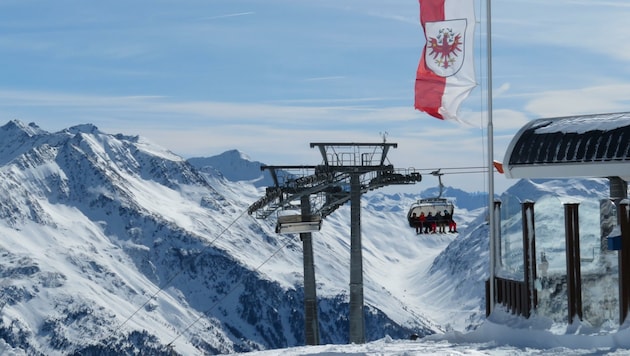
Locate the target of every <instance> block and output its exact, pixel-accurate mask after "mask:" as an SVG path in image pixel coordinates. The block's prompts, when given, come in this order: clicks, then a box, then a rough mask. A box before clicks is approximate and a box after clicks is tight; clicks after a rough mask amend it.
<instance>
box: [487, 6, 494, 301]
mask: <svg viewBox="0 0 630 356" xmlns="http://www.w3.org/2000/svg"><path fill="white" fill-rule="evenodd" d="M490 7H491V6H490V0H486V32H487V54H486V57H487V58H486V61H487V62H486V63H487V75H488V79H487V83H488V89H487V90H488V104H487V105H488V225H489V227H488V232H489V240H490V247H489V248H490V251H489V257H490V277H489V280H490V283H489V285H490V303H489V305H490V313H492V312H493V311H494V302H495V298H494V295H495V268H496V266H495V262H496V261H495V259H496V251H495V248H496V247H495V245H496V244H495V241H494V240H495V229H494V224H495V221H494V220H495V219H494V164H493V161H494V142H493V141H494V132H493V131H494V130H493V126H492V24H491V21H490V19H491V13H492V12H491V10H490Z"/></svg>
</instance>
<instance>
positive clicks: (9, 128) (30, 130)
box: [0, 120, 46, 136]
mask: <svg viewBox="0 0 630 356" xmlns="http://www.w3.org/2000/svg"><path fill="white" fill-rule="evenodd" d="M0 132H2V133H8V134H12V135H16V134H20V133H23V134H27V135H29V136H35V135H39V134H42V133H46V132H45V131H44V130H42V129H40V128H39V126H37V125H36V124H35V123H34V122H31V123H30V124H28V125H27V124H25V123H23V122H22V121H20V120H11V121H9V122H8V123H6V124H5V125H4V126H2V127H0Z"/></svg>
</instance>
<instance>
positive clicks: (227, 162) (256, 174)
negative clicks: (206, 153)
mask: <svg viewBox="0 0 630 356" xmlns="http://www.w3.org/2000/svg"><path fill="white" fill-rule="evenodd" d="M188 162H189V163H190V164H192V165H193V166H194V167H195V168H197V169H198V170H199V171H201V172H203V173H205V174H207V175H209V176H217V177H221V176H223V177H225V178H226V179H227V180H229V181H232V182H240V181H246V182H250V183H251V184H253V185H254V186H255V187H269V186H272V185H273V179H272V178H271V174H269V171H267V170H265V171H262V170H261V169H260V167H261V166H262V165H263V163H261V162H258V161H251V159H250V158H249V157H248V156H247V155H246V154H245V153H243V152H240V151H238V150H230V151H225V152H223V153H222V154H220V155H217V156H212V157H193V158H189V159H188Z"/></svg>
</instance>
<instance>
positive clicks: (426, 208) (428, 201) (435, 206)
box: [407, 169, 455, 228]
mask: <svg viewBox="0 0 630 356" xmlns="http://www.w3.org/2000/svg"><path fill="white" fill-rule="evenodd" d="M443 174H444V173H440V170H439V169H438V170H436V171H433V172H431V175H434V176H437V177H438V180H439V184H440V192H439V194H438V196H437V197H434V198H424V199H419V200H418V201H417V202H416V203H414V204H413V205H411V207H410V208H409V211H408V212H407V221H408V222H409V226H410V227H412V228H415V227H416V221H415V220H414V214H415V217H416V218H417V217H418V216H420V214H421V213H424V215H425V216H427V215H429V213H431V215H433V216H435V215H437V213H438V212H439V213H443V212H444V211H445V210H446V211H447V212H448V213H449V214H450V215H451V217H453V216H454V214H453V213H454V212H455V206H454V205H453V202H451V201H450V200H448V199H446V198H442V191H443V188H444V185H443V184H442V175H443Z"/></svg>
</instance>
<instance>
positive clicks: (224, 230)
mask: <svg viewBox="0 0 630 356" xmlns="http://www.w3.org/2000/svg"><path fill="white" fill-rule="evenodd" d="M246 212H247V209H245V210H243V212H241V214H239V215H238V216H237V217H236V218H235V219H234V220H232V222H231V223H229V224H228V225H227V226H226V227H225V228H223V230H222V231H221V232H220V233H219V234H218V235H217V236H216V237H215V238H214V239H213V240H211V241H210V242H208V243H207V244H206V246H205V247H204V248H202V249H201V250H200V251H199V253H198V254H196V255H195V256H189V257H188V259H190V260H191V261H190V262H194V261H193V260H194V259H196V258H197V257H199V256H201V254H202V253H203V252H204V251H205V250H207V249H208V248H210V247H211V246H212V244H213V243H214V242H215V241H217V240H218V239H219V238H220V237H221V236H222V235H223V234H224V233H225V232H226V231H228V230H229V229H230V228H231V227H232V225H234V224H235V223H236V221H238V220H239V219H240V218H241V217H243V215H245V213H246ZM184 262H188V261H184ZM181 265H182V266H186V265H188V263H182V264H181ZM183 271H184V270H183V269H180V270H178V271H176V272H175V273H174V274H173V275H172V276H171V277H169V278H168V279H167V280H166V282H165V283H164V284H163V285H162V286H161V287H159V288H158V290H157V291H156V292H155V293H153V294H152V295H151V296H150V297H149V298H147V300H146V301H145V302H144V303H143V304H142V305H141V306H140V307H138V308H137V309H136V310H135V311H134V312H133V313H131V315H129V316H128V317H127V318H126V319H125V320H124V321H123V322H122V323H120V324H119V325H118V326H117V327H116V328H115V329H113V330H112V331H110V332H109V333H108V334H107V335H106V336H105V337H103V338H100V339H99V341H100V340H104V339H107V338H109V337H111V336H112V335H114V334H115V333H117V332H118V331H120V330H121V329H122V327H123V326H124V325H125V324H127V323H128V322H129V321H130V320H131V318H133V317H134V316H135V315H136V314H137V313H138V312H139V311H140V310H142V309H143V308H144V307H146V305H147V304H149V302H150V301H151V300H153V299H154V298H155V297H157V295H158V294H160V293H161V292H162V291H163V290H164V289H165V288H166V287H168V286H169V285H170V284H171V282H172V281H173V280H175V278H177V277H178V276H179V275H180V274H181V273H182V272H183Z"/></svg>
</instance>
